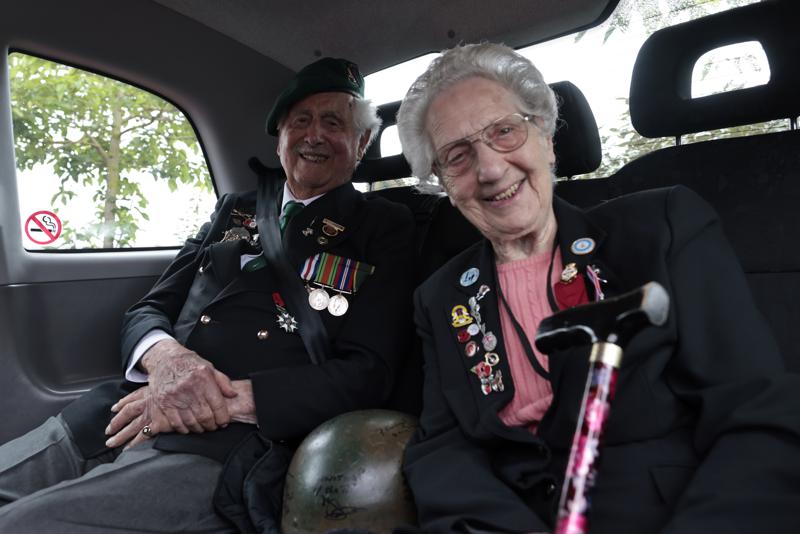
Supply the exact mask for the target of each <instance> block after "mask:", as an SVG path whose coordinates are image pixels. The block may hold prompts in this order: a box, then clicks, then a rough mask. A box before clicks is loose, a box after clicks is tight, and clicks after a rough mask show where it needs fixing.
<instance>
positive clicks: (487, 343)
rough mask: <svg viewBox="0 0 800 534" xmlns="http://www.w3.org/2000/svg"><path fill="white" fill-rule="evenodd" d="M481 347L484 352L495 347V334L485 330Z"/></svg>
mask: <svg viewBox="0 0 800 534" xmlns="http://www.w3.org/2000/svg"><path fill="white" fill-rule="evenodd" d="M481 342H482V343H483V348H484V350H485V351H486V352H491V351H493V350H494V349H495V348H497V336H495V335H494V334H493V333H492V332H486V333H485V334H484V335H483V340H482V341H481Z"/></svg>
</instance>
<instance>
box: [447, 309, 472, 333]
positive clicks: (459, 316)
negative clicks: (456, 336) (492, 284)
mask: <svg viewBox="0 0 800 534" xmlns="http://www.w3.org/2000/svg"><path fill="white" fill-rule="evenodd" d="M450 315H451V317H452V318H453V322H452V324H453V326H455V327H456V328H460V327H462V326H467V325H468V324H472V317H470V316H469V314H468V313H467V307H466V306H464V305H462V304H458V305H456V306H453V310H452V311H451V312H450Z"/></svg>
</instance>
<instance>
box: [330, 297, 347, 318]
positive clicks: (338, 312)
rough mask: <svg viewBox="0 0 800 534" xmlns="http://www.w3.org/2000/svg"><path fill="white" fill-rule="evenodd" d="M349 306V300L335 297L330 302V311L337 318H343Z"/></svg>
mask: <svg viewBox="0 0 800 534" xmlns="http://www.w3.org/2000/svg"><path fill="white" fill-rule="evenodd" d="M349 306H350V303H349V302H347V299H346V298H345V297H344V295H341V294H339V295H334V296H332V297H331V300H330V302H328V311H329V312H330V314H331V315H333V316H335V317H341V316H342V315H344V314H345V313H347V308H348V307H349Z"/></svg>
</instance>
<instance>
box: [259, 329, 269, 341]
mask: <svg viewBox="0 0 800 534" xmlns="http://www.w3.org/2000/svg"><path fill="white" fill-rule="evenodd" d="M256 336H257V337H258V339H259V340H260V341H264V340H265V339H267V338H268V337H269V332H267V331H266V330H259V331H258V334H256Z"/></svg>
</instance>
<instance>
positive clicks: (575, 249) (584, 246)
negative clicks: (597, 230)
mask: <svg viewBox="0 0 800 534" xmlns="http://www.w3.org/2000/svg"><path fill="white" fill-rule="evenodd" d="M594 244H595V243H594V239H592V238H591V237H580V238H578V239H576V240H575V241H573V242H572V245H571V246H570V247H569V249H570V250H571V251H572V253H573V254H577V255H579V256H583V255H584V254H589V253H590V252H591V251H593V250H594Z"/></svg>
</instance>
